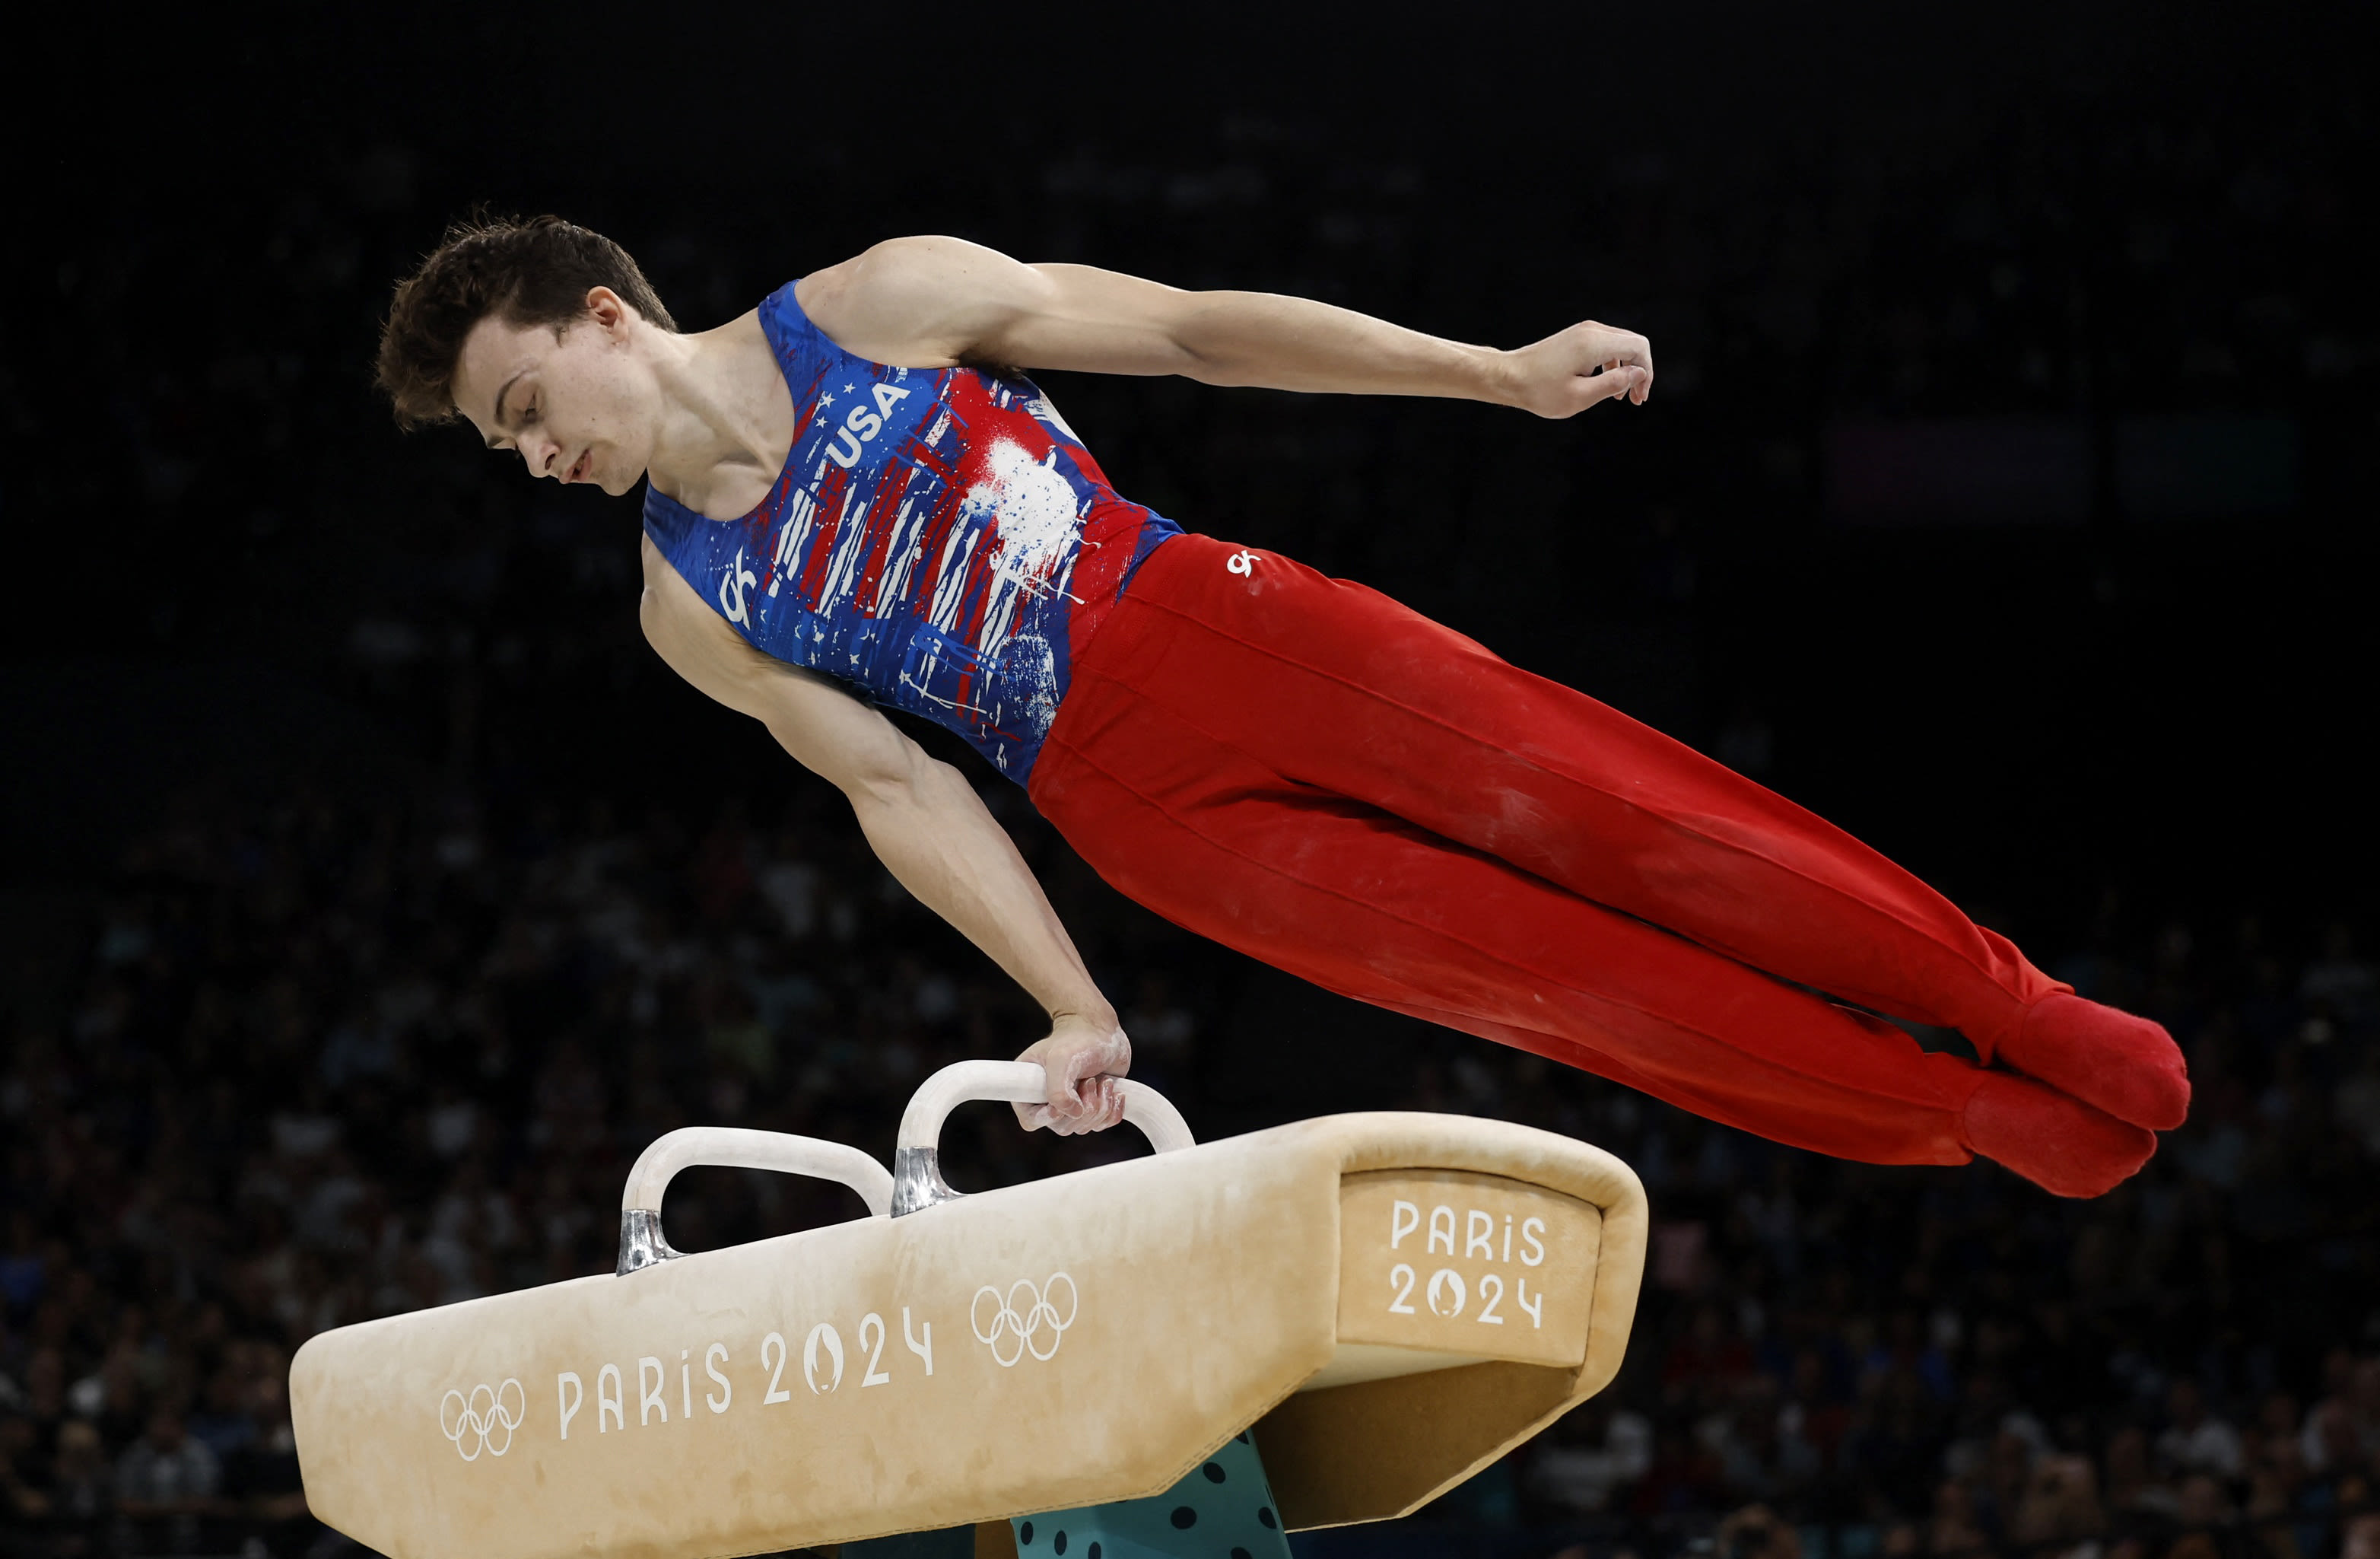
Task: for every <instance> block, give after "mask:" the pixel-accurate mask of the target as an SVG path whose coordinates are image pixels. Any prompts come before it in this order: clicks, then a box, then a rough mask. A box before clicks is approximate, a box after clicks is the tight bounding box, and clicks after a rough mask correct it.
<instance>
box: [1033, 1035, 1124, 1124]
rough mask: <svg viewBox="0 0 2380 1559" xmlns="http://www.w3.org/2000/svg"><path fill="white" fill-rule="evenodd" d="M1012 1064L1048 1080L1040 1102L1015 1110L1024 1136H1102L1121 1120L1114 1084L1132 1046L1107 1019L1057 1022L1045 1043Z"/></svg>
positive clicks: (1119, 1095)
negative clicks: (1028, 1064) (1025, 1064)
mask: <svg viewBox="0 0 2380 1559" xmlns="http://www.w3.org/2000/svg"><path fill="white" fill-rule="evenodd" d="M1016 1059H1017V1060H1019V1061H1038V1062H1039V1063H1040V1064H1041V1069H1042V1070H1043V1071H1045V1072H1047V1073H1048V1074H1049V1075H1050V1097H1049V1098H1048V1099H1047V1100H1046V1101H1044V1102H1041V1103H1038V1104H1019V1105H1017V1106H1016V1123H1017V1124H1018V1125H1019V1126H1021V1127H1024V1128H1025V1129H1026V1130H1027V1131H1033V1130H1037V1129H1038V1128H1039V1127H1045V1126H1046V1127H1049V1128H1050V1130H1052V1131H1054V1132H1056V1133H1057V1134H1058V1135H1059V1136H1061V1137H1072V1136H1075V1135H1076V1134H1077V1133H1079V1132H1086V1131H1105V1130H1106V1129H1107V1128H1108V1127H1111V1126H1113V1125H1115V1124H1116V1123H1117V1122H1118V1121H1120V1120H1122V1119H1123V1090H1122V1089H1121V1088H1118V1087H1117V1086H1116V1084H1117V1082H1118V1081H1119V1080H1120V1079H1121V1078H1123V1075H1124V1074H1125V1073H1126V1072H1128V1071H1130V1070H1132V1041H1130V1040H1128V1039H1126V1038H1124V1033H1123V1029H1119V1028H1117V1027H1116V1026H1115V1023H1114V1021H1113V1019H1110V1020H1108V1021H1106V1022H1104V1023H1097V1022H1093V1021H1091V1020H1090V1019H1088V1018H1084V1017H1075V1016H1073V1015H1071V1014H1070V1015H1068V1016H1066V1017H1060V1018H1059V1019H1058V1020H1057V1021H1056V1022H1055V1023H1053V1024H1051V1025H1050V1033H1049V1037H1048V1038H1046V1039H1041V1040H1037V1041H1034V1042H1033V1043H1032V1044H1030V1045H1027V1046H1026V1049H1025V1053H1024V1054H1022V1055H1019V1056H1018V1057H1017V1058H1016Z"/></svg>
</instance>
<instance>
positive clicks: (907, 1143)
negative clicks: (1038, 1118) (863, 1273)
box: [892, 1061, 1197, 1218]
mask: <svg viewBox="0 0 2380 1559" xmlns="http://www.w3.org/2000/svg"><path fill="white" fill-rule="evenodd" d="M1116 1087H1117V1088H1119V1089H1120V1090H1123V1118H1124V1119H1126V1120H1128V1121H1130V1122H1131V1123H1132V1124H1133V1125H1135V1126H1136V1127H1139V1128H1140V1134H1141V1135H1142V1136H1143V1137H1146V1138H1147V1139H1148V1145H1149V1146H1150V1147H1152V1148H1154V1149H1156V1150H1157V1151H1159V1152H1160V1153H1171V1152H1177V1151H1180V1150H1182V1149H1184V1148H1189V1147H1195V1146H1196V1145H1197V1144H1196V1139H1193V1138H1192V1137H1191V1135H1190V1123H1189V1122H1187V1121H1185V1120H1184V1119H1183V1118H1182V1112H1181V1111H1179V1110H1177V1109H1175V1108H1174V1107H1173V1106H1172V1105H1171V1104H1169V1103H1167V1102H1166V1101H1165V1096H1164V1095H1163V1094H1161V1093H1160V1092H1158V1091H1157V1090H1155V1089H1153V1088H1151V1087H1149V1086H1148V1085H1147V1083H1136V1082H1134V1081H1133V1080H1132V1079H1131V1078H1120V1079H1118V1081H1117V1083H1116ZM977 1099H983V1100H997V1101H1000V1102H1005V1103H1010V1104H1042V1103H1047V1102H1049V1099H1050V1082H1049V1077H1048V1074H1046V1073H1044V1072H1043V1071H1042V1070H1041V1067H1040V1065H1039V1064H1038V1063H1037V1062H1032V1061H959V1062H954V1063H953V1064H952V1065H950V1066H945V1067H943V1068H942V1069H941V1071H939V1072H936V1073H935V1074H934V1075H933V1076H932V1077H930V1078H927V1079H926V1080H925V1082H924V1083H923V1084H922V1085H921V1086H920V1087H919V1088H918V1090H917V1092H916V1093H915V1094H912V1095H911V1096H910V1099H909V1107H908V1108H907V1109H906V1110H904V1111H903V1112H902V1113H901V1135H900V1137H899V1139H897V1141H896V1145H895V1147H894V1149H893V1152H892V1216H893V1217H895V1218H905V1217H907V1216H908V1215H909V1214H910V1213H912V1212H924V1211H925V1210H926V1209H927V1208H929V1207H932V1206H934V1205H936V1204H937V1203H940V1202H945V1201H953V1200H957V1198H958V1195H959V1193H958V1192H956V1191H953V1190H952V1189H951V1188H950V1186H949V1184H948V1183H947V1182H946V1181H944V1180H943V1179H942V1171H941V1138H942V1122H943V1121H944V1120H945V1119H947V1118H948V1117H949V1115H950V1113H951V1112H952V1111H953V1110H954V1109H956V1108H958V1107H959V1106H960V1105H961V1104H965V1103H966V1102H968V1101H970V1100H977Z"/></svg>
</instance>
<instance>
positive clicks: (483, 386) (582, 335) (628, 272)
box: [379, 216, 677, 494]
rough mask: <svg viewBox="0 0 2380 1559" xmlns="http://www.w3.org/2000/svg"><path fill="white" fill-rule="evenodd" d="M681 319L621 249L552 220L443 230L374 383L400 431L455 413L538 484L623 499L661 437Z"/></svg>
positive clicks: (402, 308)
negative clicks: (667, 376)
mask: <svg viewBox="0 0 2380 1559" xmlns="http://www.w3.org/2000/svg"><path fill="white" fill-rule="evenodd" d="M676 335H677V323H676V322H675V321H674V320H673V319H671V318H670V314H669V311H668V310H667V309H665V308H663V307H662V300H661V298H659V297H657V296H655V294H654V292H653V288H652V284H651V283H650V282H648V281H647V280H645V274H644V272H642V271H641V270H639V269H637V262H635V261H634V260H632V259H630V258H629V257H628V252H627V250H624V249H622V248H621V247H620V246H619V245H617V244H615V243H613V241H612V240H611V239H609V238H605V237H603V236H602V235H601V234H600V233H591V232H589V231H588V230H587V229H586V228H584V227H580V226H578V225H576V224H573V223H568V222H565V221H563V220H562V219H561V218H560V217H558V216H540V217H533V218H531V219H529V220H528V221H520V220H517V219H515V218H509V217H497V218H491V217H477V218H474V219H472V220H470V221H467V222H458V223H456V224H455V225H453V226H451V227H449V228H447V229H446V236H445V238H443V240H442V241H441V242H440V243H439V245H438V247H437V249H436V250H432V251H431V254H430V256H429V258H428V259H426V260H424V261H423V262H421V266H420V268H419V270H417V271H415V272H414V274H412V275H410V276H407V278H406V279H405V280H403V281H401V282H399V283H398V284H397V286H396V297H395V299H394V300H393V301H392V302H391V303H390V305H389V311H388V320H387V323H385V324H383V326H382V328H381V336H380V363H379V375H380V384H381V388H382V389H383V390H384V391H386V392H387V394H388V397H389V399H390V401H391V402H393V403H394V405H395V410H396V420H397V424H398V426H400V427H403V428H406V429H408V430H410V429H414V428H420V427H426V426H428V425H430V424H431V423H434V422H448V421H453V420H455V419H457V418H460V419H462V420H465V421H468V422H469V423H470V424H471V425H472V427H474V428H476V429H477V430H478V431H479V432H480V437H481V438H483V439H485V440H486V441H487V445H488V447H489V448H491V449H513V450H517V451H518V452H519V453H520V457H521V458H522V459H523V460H525V461H527V462H528V469H529V474H530V475H531V476H540V477H544V476H550V477H553V478H554V479H555V480H557V481H591V482H593V483H595V484H596V485H597V486H599V487H601V488H602V489H603V491H604V492H606V493H614V494H617V493H625V492H627V491H628V490H629V489H630V488H631V487H634V486H635V485H636V484H637V479H638V478H640V477H641V476H643V475H644V473H645V467H646V464H647V462H648V461H649V460H650V457H651V454H652V449H653V444H654V440H655V438H656V437H657V436H658V434H659V432H660V428H661V420H662V384H661V379H660V377H659V371H660V370H661V369H662V359H664V358H666V357H668V356H669V355H670V352H669V347H671V346H674V339H672V338H674V337H675V336H676Z"/></svg>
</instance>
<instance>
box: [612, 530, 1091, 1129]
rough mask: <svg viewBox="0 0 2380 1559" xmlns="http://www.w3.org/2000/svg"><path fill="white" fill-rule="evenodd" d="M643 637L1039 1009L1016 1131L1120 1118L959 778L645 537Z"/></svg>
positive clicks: (1077, 965) (1081, 1005) (1044, 930)
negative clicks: (757, 632) (774, 651)
mask: <svg viewBox="0 0 2380 1559" xmlns="http://www.w3.org/2000/svg"><path fill="white" fill-rule="evenodd" d="M644 565H645V593H644V600H643V603H642V608H641V615H642V618H643V623H644V629H645V637H646V638H647V639H650V641H651V643H652V646H653V648H654V649H655V650H657V651H659V652H661V656H662V659H663V660H665V661H667V662H668V663H669V664H670V666H671V668H672V669H674V671H676V672H677V673H678V675H679V676H684V677H685V678H686V680H687V681H688V682H691V683H693V684H694V685H695V686H696V687H697V688H700V689H701V690H702V691H703V692H705V693H708V694H709V695H710V697H712V698H713V699H716V700H719V701H720V702H721V703H723V704H725V705H726V706H727V707H728V708H730V709H733V710H736V711H738V712H740V713H745V714H748V715H750V716H752V717H753V718H754V719H756V720H758V721H759V722H760V723H761V724H762V725H766V726H768V728H769V734H770V735H771V736H773V737H776V738H777V741H778V744H779V745H780V746H782V747H783V748H784V749H785V750H786V751H787V752H789V753H791V754H793V756H794V757H795V759H796V760H797V761H800V762H801V763H802V765H803V766H804V767H806V768H808V769H810V770H812V771H814V772H816V773H819V774H820V775H821V776H822V777H824V778H825V779H827V780H828V781H830V782H832V784H833V785H834V786H836V787H837V788H838V789H840V790H841V791H842V792H843V793H844V796H845V797H847V798H849V799H850V801H851V808H852V810H853V812H855V813H856V815H857V816H858V819H859V826H860V829H861V830H862V832H864V833H865V834H867V835H868V844H869V845H871V846H874V848H875V850H876V856H877V859H880V860H881V861H882V862H883V863H884V867H885V870H886V871H890V872H892V875H893V876H894V877H895V878H897V879H899V880H900V883H901V885H902V886H903V887H905V888H907V889H908V890H909V892H910V893H911V894H912V895H916V897H917V901H918V902H919V903H921V904H923V905H925V906H926V907H928V908H929V909H931V910H933V911H934V913H936V914H938V915H940V916H941V917H942V919H944V920H948V921H949V922H950V923H951V924H952V925H953V926H956V927H957V928H958V929H959V931H960V932H962V933H963V934H964V935H965V937H966V939H967V940H968V941H970V942H972V943H974V944H976V945H977V947H979V948H981V949H983V951H984V953H985V954H986V955H988V956H990V958H991V960H992V961H993V962H994V963H996V964H998V965H999V966H1000V967H1001V968H1003V969H1005V970H1007V971H1008V973H1009V975H1010V977H1011V978H1012V979H1014V980H1015V981H1016V982H1017V983H1018V984H1019V985H1022V986H1023V987H1025V989H1026V991H1027V992H1028V993H1031V995H1032V996H1033V999H1034V1000H1036V1001H1038V1002H1039V1003H1040V1004H1041V1005H1042V1007H1043V1008H1044V1009H1045V1010H1046V1011H1048V1013H1049V1014H1050V1037H1049V1038H1048V1039H1045V1040H1043V1041H1040V1042H1039V1043H1038V1044H1036V1045H1034V1046H1033V1047H1032V1048H1030V1049H1028V1050H1027V1051H1026V1053H1025V1059H1026V1060H1029V1061H1039V1062H1041V1063H1042V1064H1043V1065H1044V1066H1046V1067H1048V1069H1049V1072H1050V1089H1051V1092H1050V1102H1049V1103H1048V1104H1047V1105H1037V1106H1033V1107H1032V1108H1031V1109H1030V1110H1026V1109H1022V1108H1020V1109H1019V1111H1018V1114H1019V1115H1020V1117H1022V1118H1023V1119H1024V1120H1025V1123H1026V1125H1027V1126H1050V1127H1054V1128H1055V1129H1057V1130H1059V1131H1061V1132H1073V1131H1090V1130H1097V1129H1099V1128H1101V1127H1109V1126H1112V1125H1114V1124H1115V1123H1116V1122H1117V1121H1119V1120H1121V1119H1123V1094H1122V1093H1121V1092H1120V1091H1119V1090H1117V1089H1116V1088H1115V1086H1114V1084H1113V1082H1112V1081H1111V1080H1110V1079H1111V1078H1118V1077H1122V1076H1123V1073H1124V1071H1125V1069H1126V1068H1127V1067H1128V1066H1130V1064H1131V1057H1132V1051H1131V1047H1130V1045H1129V1044H1128V1043H1127V1042H1126V1041H1125V1039H1124V1035H1123V1029H1122V1027H1121V1026H1120V1025H1119V1024H1118V1023H1117V1021H1116V1015H1115V1009H1114V1008H1113V1007H1112V1006H1111V1005H1109V1004H1108V1001H1107V998H1106V997H1104V996H1102V995H1101V994H1100V993H1099V986H1098V985H1097V984H1096V983H1094V982H1093V980H1092V979H1091V976H1090V972H1089V971H1088V970H1087V969H1086V968H1084V967H1083V960H1082V956H1081V955H1080V954H1078V953H1077V952H1075V944H1074V942H1073V940H1072V939H1071V938H1069V937H1068V936H1067V935H1066V929H1065V927H1064V926H1062V925H1061V924H1060V923H1059V921H1058V915H1057V911H1055V910H1054V909H1052V908H1050V900H1049V899H1048V897H1047V896H1045V895H1043V894H1042V892H1041V884H1040V883H1038V882H1036V881H1035V880H1034V877H1033V872H1032V871H1031V869H1030V868H1028V867H1027V866H1026V864H1025V859H1024V858H1023V857H1022V856H1020V855H1018V854H1017V853H1016V846H1015V844H1014V842H1013V841H1012V840H1011V839H1010V838H1009V837H1008V834H1007V832H1006V831H1005V830H1003V829H1002V827H1001V826H1000V824H999V822H997V821H996V820H995V819H994V818H993V817H992V815H991V813H990V811H989V810H986V809H985V807H984V804H983V799H982V798H980V797H978V796H977V795H976V793H975V789H974V787H973V786H970V785H968V784H967V782H966V778H965V775H963V774H961V773H959V772H958V771H957V770H956V769H953V768H952V767H951V766H950V765H949V764H947V763H944V762H941V761H939V760H937V759H934V758H931V757H929V756H928V755H927V754H926V753H925V751H924V750H923V749H920V748H919V747H918V746H917V743H915V742H913V741H911V740H910V739H909V738H908V737H905V736H904V735H903V734H902V733H901V732H900V730H899V729H898V728H896V727H895V726H894V725H892V722H891V721H889V720H887V719H885V718H884V716H883V715H881V714H880V713H877V712H876V711H875V710H873V709H871V708H869V707H868V705H866V704H863V703H861V702H860V701H859V700H856V699H854V698H852V697H850V696H849V695H847V694H845V693H844V692H842V691H840V690H839V689H837V688H834V687H832V685H830V684H829V683H827V682H826V681H825V680H824V679H823V678H820V677H816V676H810V675H809V674H808V673H807V672H804V671H801V670H799V669H797V668H796V667H794V666H789V665H786V664H783V662H780V661H775V660H771V658H769V657H768V656H766V655H763V654H761V653H760V652H759V651H757V650H754V649H753V648H752V647H751V646H750V645H748V644H746V643H745V642H744V641H743V640H742V639H739V638H737V637H736V636H735V630H733V629H732V628H730V627H728V626H727V625H726V624H725V623H722V622H721V621H720V620H719V618H718V616H717V615H716V614H714V613H713V612H711V611H710V608H708V607H707V606H705V605H704V604H703V603H702V600H701V598H700V597H698V596H697V595H696V594H695V593H694V589H693V587H692V586H690V585H688V584H687V583H686V581H685V580H684V579H680V578H679V577H678V574H677V571H676V570H675V569H674V568H672V567H671V566H670V565H669V560H668V559H666V558H664V557H663V556H662V554H661V551H660V549H659V548H657V547H655V546H654V545H653V544H652V542H650V540H648V541H647V542H645V543H644Z"/></svg>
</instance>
